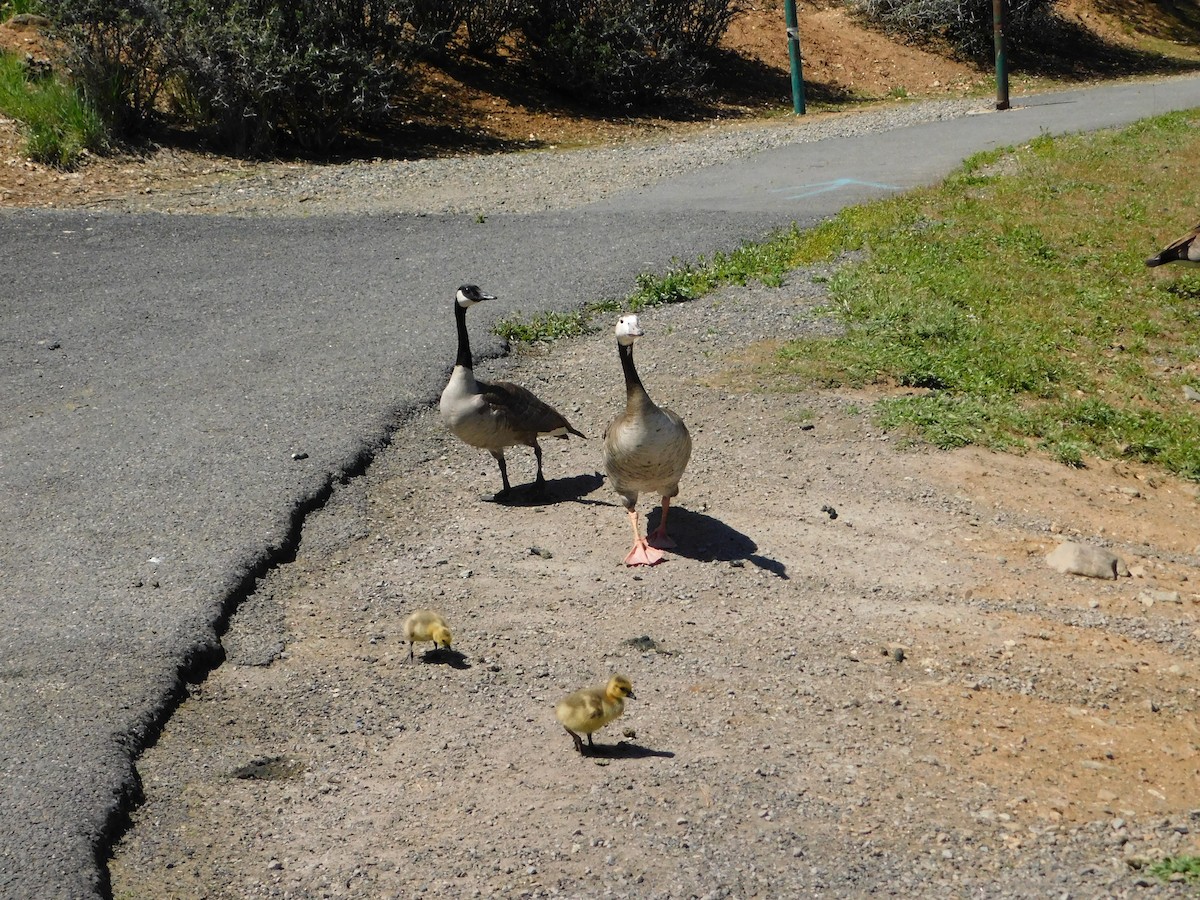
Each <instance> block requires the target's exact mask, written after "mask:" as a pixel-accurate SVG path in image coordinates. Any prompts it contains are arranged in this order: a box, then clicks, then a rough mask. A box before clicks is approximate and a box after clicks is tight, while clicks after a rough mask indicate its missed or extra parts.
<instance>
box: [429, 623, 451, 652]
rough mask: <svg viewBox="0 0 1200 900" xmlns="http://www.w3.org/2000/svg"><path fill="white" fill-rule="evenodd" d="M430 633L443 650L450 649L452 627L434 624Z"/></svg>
mask: <svg viewBox="0 0 1200 900" xmlns="http://www.w3.org/2000/svg"><path fill="white" fill-rule="evenodd" d="M429 633H430V635H431V636H432V637H433V642H434V643H435V644H436V645H437V646H439V647H441V648H442V649H443V650H449V649H450V629H449V628H447V627H446V626H445V625H434V626H433V628H432V629H430V632H429Z"/></svg>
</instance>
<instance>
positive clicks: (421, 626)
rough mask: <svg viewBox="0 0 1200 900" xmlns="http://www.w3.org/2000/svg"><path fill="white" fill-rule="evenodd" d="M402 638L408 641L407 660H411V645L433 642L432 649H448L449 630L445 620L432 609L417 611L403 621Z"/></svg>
mask: <svg viewBox="0 0 1200 900" xmlns="http://www.w3.org/2000/svg"><path fill="white" fill-rule="evenodd" d="M404 637H405V638H406V639H407V640H408V658H409V660H410V661H411V660H412V658H413V644H414V643H416V642H417V641H433V647H432V649H434V650H436V649H437V648H438V647H442V648H443V649H445V650H449V649H450V628H449V626H448V625H447V624H446V620H445V619H443V618H442V617H441V616H439V615H438V614H437V613H435V612H434V611H433V610H432V609H418V610H417V611H416V612H414V613H413V614H412V615H410V616H409V617H408V618H407V619H405V620H404Z"/></svg>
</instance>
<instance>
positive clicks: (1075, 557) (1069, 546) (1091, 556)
mask: <svg viewBox="0 0 1200 900" xmlns="http://www.w3.org/2000/svg"><path fill="white" fill-rule="evenodd" d="M1046 562H1047V563H1048V564H1049V566H1050V568H1052V569H1053V570H1054V571H1056V572H1062V573H1063V574H1065V575H1086V576H1087V577H1088V578H1109V579H1113V580H1115V579H1116V577H1117V575H1118V573H1120V572H1121V571H1122V570H1124V571H1125V572H1126V573H1127V572H1128V571H1129V570H1128V568H1126V566H1125V563H1123V562H1121V560H1120V559H1119V558H1118V557H1117V556H1116V555H1115V554H1113V553H1109V552H1108V551H1107V550H1103V549H1101V548H1100V547H1092V546H1089V545H1087V544H1076V543H1072V542H1070V541H1068V542H1067V543H1065V544H1059V545H1058V547H1057V548H1056V549H1055V550H1053V551H1052V552H1051V553H1049V554H1048V555H1047V556H1046Z"/></svg>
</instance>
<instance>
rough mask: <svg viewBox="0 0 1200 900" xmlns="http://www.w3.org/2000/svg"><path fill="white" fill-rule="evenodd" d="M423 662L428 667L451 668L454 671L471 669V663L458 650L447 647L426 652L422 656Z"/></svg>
mask: <svg viewBox="0 0 1200 900" xmlns="http://www.w3.org/2000/svg"><path fill="white" fill-rule="evenodd" d="M421 662H422V663H424V664H425V665H427V666H449V667H450V668H452V669H469V668H471V663H470V661H468V659H467V658H466V656H464V655H463V654H461V653H459V652H458V651H457V650H454V649H449V650H447V649H446V648H445V647H438V648H437V649H435V650H426V651H425V652H424V653H422V654H421Z"/></svg>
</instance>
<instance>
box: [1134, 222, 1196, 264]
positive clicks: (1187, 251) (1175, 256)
mask: <svg viewBox="0 0 1200 900" xmlns="http://www.w3.org/2000/svg"><path fill="white" fill-rule="evenodd" d="M1197 238H1200V224H1198V225H1196V227H1195V228H1193V229H1192V230H1191V231H1189V232H1188V233H1187V234H1185V235H1184V236H1183V237H1181V238H1180V239H1179V240H1177V241H1175V242H1173V243H1171V244H1169V245H1168V246H1166V247H1164V248H1163V249H1162V250H1161V251H1160V252H1158V253H1156V254H1154V256H1152V257H1150V258H1149V259H1148V260H1146V265H1148V266H1157V265H1162V264H1163V263H1168V262H1173V261H1174V260H1182V261H1184V262H1200V244H1197V242H1196V241H1197Z"/></svg>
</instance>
